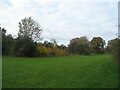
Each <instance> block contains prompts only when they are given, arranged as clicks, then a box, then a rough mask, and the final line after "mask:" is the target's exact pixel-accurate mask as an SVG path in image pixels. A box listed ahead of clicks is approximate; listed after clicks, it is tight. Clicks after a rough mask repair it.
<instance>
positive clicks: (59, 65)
mask: <svg viewBox="0 0 120 90" xmlns="http://www.w3.org/2000/svg"><path fill="white" fill-rule="evenodd" d="M117 75H118V74H117V64H116V63H115V62H114V61H113V60H112V58H111V56H110V55H92V56H78V55H75V56H63V57H48V58H18V57H10V56H4V57H3V88H116V87H117V83H118V81H117V77H118V76H117Z"/></svg>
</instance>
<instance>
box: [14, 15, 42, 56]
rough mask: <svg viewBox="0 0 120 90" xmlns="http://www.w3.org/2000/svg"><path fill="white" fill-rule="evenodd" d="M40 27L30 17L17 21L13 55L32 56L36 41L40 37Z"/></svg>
mask: <svg viewBox="0 0 120 90" xmlns="http://www.w3.org/2000/svg"><path fill="white" fill-rule="evenodd" d="M41 32H42V29H41V27H40V25H39V24H38V23H37V22H36V21H34V20H33V19H32V18H31V17H28V18H27V17H26V18H24V19H22V20H21V22H19V31H18V38H17V39H16V43H15V49H14V50H15V55H16V56H27V57H33V56H35V53H36V42H35V41H37V40H38V39H40V36H41Z"/></svg>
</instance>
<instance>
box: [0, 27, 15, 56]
mask: <svg viewBox="0 0 120 90" xmlns="http://www.w3.org/2000/svg"><path fill="white" fill-rule="evenodd" d="M1 31H2V54H3V55H9V54H12V52H13V50H12V48H13V44H14V39H13V37H12V35H11V34H8V35H6V32H7V31H6V29H4V28H1Z"/></svg>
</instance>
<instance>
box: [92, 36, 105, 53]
mask: <svg viewBox="0 0 120 90" xmlns="http://www.w3.org/2000/svg"><path fill="white" fill-rule="evenodd" d="M90 45H91V48H92V51H93V52H94V53H104V46H105V40H103V38H101V37H93V39H92V40H91V42H90Z"/></svg>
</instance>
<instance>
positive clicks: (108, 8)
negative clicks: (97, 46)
mask: <svg viewBox="0 0 120 90" xmlns="http://www.w3.org/2000/svg"><path fill="white" fill-rule="evenodd" d="M117 2H118V0H106V2H105V1H104V0H99V1H98V0H89V2H88V0H1V2H0V3H1V5H0V11H1V12H2V13H1V14H0V19H1V21H0V23H1V24H2V26H3V27H5V28H6V29H7V31H8V33H12V34H17V32H18V22H19V21H20V20H21V19H23V18H24V17H28V16H32V17H33V19H35V20H36V21H38V22H39V23H40V25H41V26H42V27H43V34H42V35H43V37H44V38H45V39H51V38H55V39H57V41H58V42H59V43H65V44H66V43H68V42H69V40H70V39H71V38H74V37H80V36H83V35H86V36H88V38H89V39H91V38H92V37H93V36H101V37H103V38H105V39H106V40H108V39H110V38H113V37H115V34H116V33H117V27H116V25H117V20H118V18H117V16H118V15H117V9H118V7H117Z"/></svg>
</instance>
